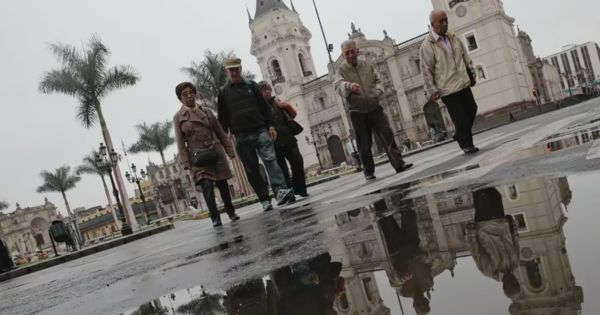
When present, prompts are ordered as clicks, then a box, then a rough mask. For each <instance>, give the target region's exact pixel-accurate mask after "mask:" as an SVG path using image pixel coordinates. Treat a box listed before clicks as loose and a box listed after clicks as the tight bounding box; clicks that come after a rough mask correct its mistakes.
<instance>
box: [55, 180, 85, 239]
mask: <svg viewBox="0 0 600 315" xmlns="http://www.w3.org/2000/svg"><path fill="white" fill-rule="evenodd" d="M60 193H61V194H62V197H63V200H64V201H65V207H66V208H67V213H68V214H69V218H70V219H71V220H72V221H73V225H74V228H75V234H77V235H75V239H74V240H73V241H74V242H73V247H74V248H73V249H74V250H79V240H81V232H80V231H79V223H78V222H77V215H76V214H74V213H73V212H71V207H70V206H69V201H68V200H67V194H66V193H65V192H64V191H61V192H60Z"/></svg>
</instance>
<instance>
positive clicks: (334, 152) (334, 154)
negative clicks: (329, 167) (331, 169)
mask: <svg viewBox="0 0 600 315" xmlns="http://www.w3.org/2000/svg"><path fill="white" fill-rule="evenodd" d="M327 149H329V155H330V156H331V163H332V164H333V165H334V166H338V165H340V164H342V163H343V162H346V154H344V146H343V145H342V141H341V140H340V137H338V136H336V135H333V136H331V137H329V139H327Z"/></svg>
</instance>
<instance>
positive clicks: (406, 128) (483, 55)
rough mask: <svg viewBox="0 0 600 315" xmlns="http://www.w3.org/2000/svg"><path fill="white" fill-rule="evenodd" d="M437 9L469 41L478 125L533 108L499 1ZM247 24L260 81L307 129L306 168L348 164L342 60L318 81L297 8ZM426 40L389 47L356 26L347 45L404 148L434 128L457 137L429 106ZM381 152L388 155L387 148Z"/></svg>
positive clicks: (261, 14) (276, 8)
mask: <svg viewBox="0 0 600 315" xmlns="http://www.w3.org/2000/svg"><path fill="white" fill-rule="evenodd" d="M432 6H433V8H434V9H441V10H445V11H446V12H448V18H449V23H450V31H451V32H454V33H456V34H457V35H458V36H459V37H460V38H461V39H462V40H463V42H464V44H465V47H466V48H467V50H468V51H469V55H470V57H471V58H472V59H473V62H474V68H475V71H476V75H477V81H478V83H477V85H476V86H475V87H474V88H473V94H474V95H475V98H476V100H477V102H478V105H479V111H478V115H479V116H478V120H485V119H493V118H494V117H495V116H497V115H506V113H507V112H508V111H509V110H511V109H512V108H524V107H527V106H532V105H534V104H535V97H534V96H533V92H532V87H533V86H534V82H533V80H532V75H531V73H530V71H529V70H528V64H527V60H526V58H525V56H524V53H523V51H522V50H521V47H520V44H519V38H518V34H516V32H515V27H514V19H513V18H511V17H510V16H508V15H507V14H506V12H505V11H504V7H503V3H502V1H501V0H432ZM248 19H249V27H250V31H251V37H252V42H251V53H252V55H254V56H255V57H256V60H257V62H258V65H259V67H260V71H261V74H262V77H263V78H264V79H265V80H267V81H269V82H271V83H272V85H273V87H274V91H275V94H276V95H277V97H278V98H280V99H283V100H286V101H288V102H290V103H291V104H293V105H294V106H295V107H296V109H297V111H298V116H297V118H296V120H297V121H298V122H299V123H300V124H301V125H302V126H304V127H305V128H304V131H303V133H302V134H300V135H298V145H299V147H300V151H301V152H302V153H303V156H304V161H305V166H306V167H307V168H314V167H315V166H317V165H322V166H323V167H324V168H330V167H334V166H337V165H340V164H341V163H343V162H346V161H349V160H350V159H349V156H347V154H346V152H345V150H344V142H345V141H346V138H347V136H348V135H349V134H350V133H351V132H352V126H351V124H350V122H349V118H348V115H347V112H346V110H345V109H344V100H343V99H342V98H341V97H340V96H339V95H338V94H337V93H336V92H335V90H334V86H333V79H334V75H335V71H336V69H337V68H338V67H339V66H340V65H341V63H342V62H344V60H343V58H342V57H341V56H338V57H337V58H336V59H335V60H333V62H332V63H330V64H329V65H328V73H326V74H323V75H319V74H317V73H316V68H315V65H314V61H313V57H312V53H311V46H310V40H311V38H312V34H311V31H310V30H308V29H307V28H306V27H305V26H304V25H303V23H302V20H301V18H300V14H299V13H298V12H297V11H296V9H295V7H294V4H293V2H291V1H290V5H289V6H288V5H287V4H286V3H284V2H283V1H281V0H257V1H256V11H255V13H254V16H252V15H251V14H250V13H249V12H248ZM359 22H360V21H357V23H359ZM423 32H424V33H423V34H420V35H418V36H416V37H414V38H412V39H408V40H405V41H402V42H400V43H397V42H396V40H394V39H392V38H390V37H389V36H388V34H387V32H385V31H384V32H383V39H368V38H366V37H365V35H364V34H363V33H362V32H361V30H360V28H358V27H357V26H356V25H355V24H354V23H352V24H351V29H350V32H349V33H348V38H349V39H353V40H354V41H355V42H356V43H357V46H358V48H359V50H360V56H359V58H363V59H365V60H368V61H369V62H371V63H373V64H374V65H375V68H376V72H377V75H378V76H379V78H380V81H381V83H380V84H381V85H380V89H381V90H382V91H384V96H383V98H382V104H381V105H382V106H383V108H384V110H385V113H386V114H387V117H388V119H389V121H390V124H391V127H392V129H393V130H394V134H395V137H396V141H397V142H398V143H403V141H404V140H405V139H409V140H410V141H412V142H413V143H414V142H425V141H427V140H429V135H428V126H431V125H434V126H435V127H436V129H438V130H445V131H447V132H448V133H449V134H452V133H453V128H454V127H453V125H452V122H451V120H450V117H449V115H448V113H447V110H446V108H445V105H444V104H443V103H441V101H440V102H439V103H437V102H428V99H427V98H426V97H425V93H424V89H423V76H422V75H421V73H420V69H419V61H420V60H419V48H420V46H421V43H422V42H423V40H424V39H425V36H426V35H427V30H423ZM339 44H341V43H334V45H339ZM375 150H376V151H378V152H383V150H382V149H381V148H375Z"/></svg>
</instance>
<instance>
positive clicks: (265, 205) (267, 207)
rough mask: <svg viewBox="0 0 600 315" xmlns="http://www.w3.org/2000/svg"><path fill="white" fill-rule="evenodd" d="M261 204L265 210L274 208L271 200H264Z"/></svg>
mask: <svg viewBox="0 0 600 315" xmlns="http://www.w3.org/2000/svg"><path fill="white" fill-rule="evenodd" d="M261 204H262V208H263V211H269V210H273V205H271V201H262V202H261Z"/></svg>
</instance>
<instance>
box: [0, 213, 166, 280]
mask: <svg viewBox="0 0 600 315" xmlns="http://www.w3.org/2000/svg"><path fill="white" fill-rule="evenodd" d="M174 228H175V226H174V225H173V224H172V223H170V224H165V225H161V226H159V227H156V228H154V229H151V230H145V231H142V232H138V233H134V234H131V235H127V236H125V237H120V238H118V239H116V240H113V241H110V242H106V243H102V244H98V245H96V246H92V247H88V248H85V249H83V250H80V251H77V252H74V253H70V254H67V255H63V256H58V257H54V258H51V259H48V260H44V261H42V262H40V263H37V264H35V265H31V266H27V267H23V268H17V269H14V270H11V271H9V272H5V273H2V274H0V282H3V281H6V280H10V279H13V278H17V277H20V276H24V275H26V274H30V273H33V272H36V271H40V270H43V269H47V268H50V267H54V266H57V265H60V264H63V263H66V262H69V261H72V260H75V259H78V258H81V257H85V256H89V255H92V254H95V253H98V252H101V251H105V250H108V249H111V248H114V247H118V246H121V245H125V244H127V243H131V242H133V241H137V240H139V239H142V238H145V237H148V236H152V235H155V234H158V233H161V232H165V231H168V230H171V229H174Z"/></svg>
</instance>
